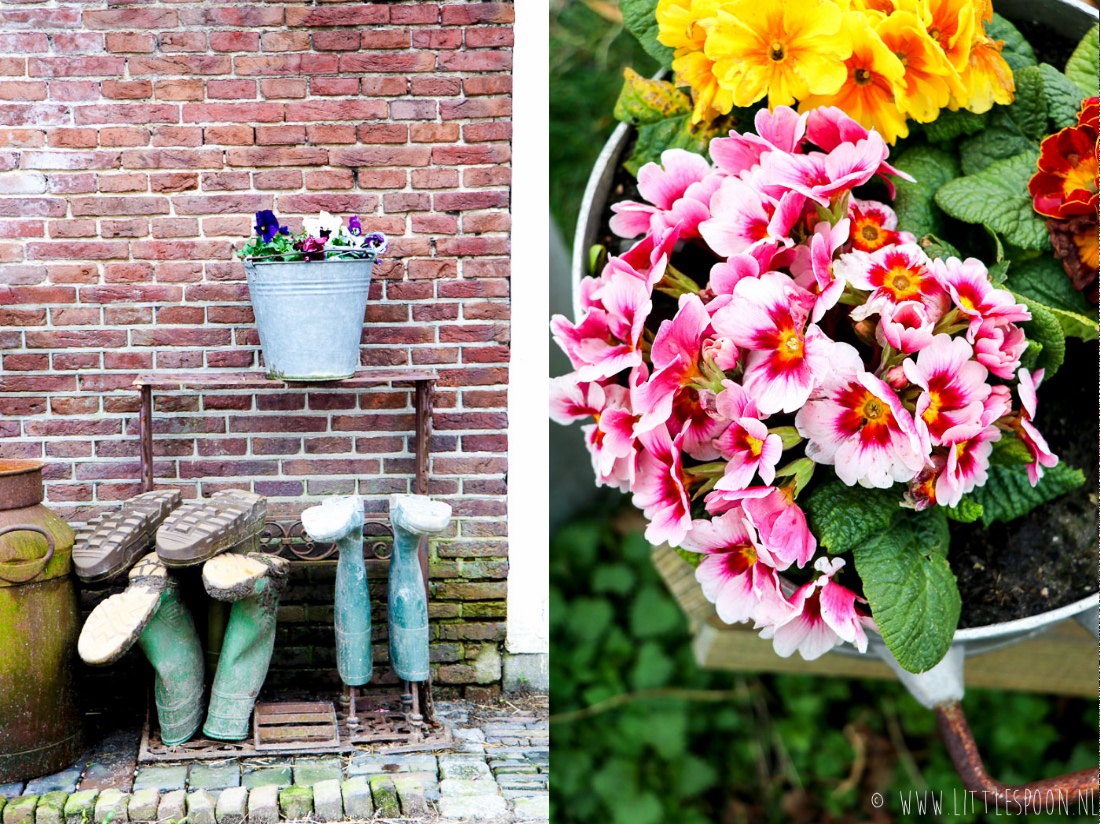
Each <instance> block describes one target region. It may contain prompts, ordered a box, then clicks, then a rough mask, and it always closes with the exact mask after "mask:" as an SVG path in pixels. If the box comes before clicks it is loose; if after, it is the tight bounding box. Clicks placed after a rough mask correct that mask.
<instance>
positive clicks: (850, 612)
mask: <svg viewBox="0 0 1100 824" xmlns="http://www.w3.org/2000/svg"><path fill="white" fill-rule="evenodd" d="M843 566H844V559H843V558H834V559H832V560H831V561H830V559H828V558H819V559H818V561H817V563H816V564H814V569H816V570H817V571H818V572H821V573H822V574H821V575H820V576H818V577H817V578H816V579H815V580H813V581H810V582H809V583H807V584H804V585H803V586H801V587H799V588H798V589H797V590H795V592H794V594H793V595H792V596H791V598H790V603H791V605H792V606H793V607H794V608H795V609H796V610H797V613H796V614H795V616H794V617H792V618H791V619H790V620H789V621H787V622H785V623H783V624H771V625H768V626H765V627H764V629H763V630H762V631H761V633H760V637H761V638H771V639H772V646H773V647H774V648H775V651H776V653H777V654H778V655H780V656H781V657H783V658H789V657H790V656H791V655H793V654H794V652H795V651H797V652H798V653H799V654H800V655H801V656H802V657H803V658H804V659H805V660H807V661H813V660H815V659H817V658H820V657H821V656H822V655H824V654H825V653H826V652H828V651H829V650H831V649H832V648H833V647H835V646H837V645H838V644H840V643H842V642H844V641H847V642H848V643H850V644H852V645H853V646H855V647H856V649H858V650H859V651H860V652H866V651H867V635H866V633H865V632H864V630H863V617H862V616H861V615H860V614H859V612H857V610H856V602H857V601H859V602H861V603H867V602H866V601H864V600H863V599H862V598H859V597H858V596H857V595H856V594H855V593H854V592H852V591H851V590H850V589H848V588H847V587H844V586H842V585H840V584H837V583H835V582H834V581H833V576H834V575H835V574H836V573H837V572H838V571H839V570H840V568H841V567H843Z"/></svg>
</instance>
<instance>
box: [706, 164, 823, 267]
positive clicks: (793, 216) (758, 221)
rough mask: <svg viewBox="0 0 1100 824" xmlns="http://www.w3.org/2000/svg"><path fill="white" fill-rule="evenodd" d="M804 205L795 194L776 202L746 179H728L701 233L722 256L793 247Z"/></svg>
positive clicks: (711, 205)
mask: <svg viewBox="0 0 1100 824" xmlns="http://www.w3.org/2000/svg"><path fill="white" fill-rule="evenodd" d="M804 204H805V198H804V197H802V196H801V195H799V194H796V193H794V192H787V193H785V194H783V195H782V197H779V198H778V199H777V200H775V201H773V200H772V199H771V198H769V197H767V196H766V195H764V194H762V193H761V192H760V191H759V190H758V189H757V188H755V187H753V186H752V185H750V184H749V183H746V182H745V181H744V180H741V179H740V178H736V177H727V178H726V179H725V180H723V181H722V185H721V186H720V187H719V188H718V191H716V192H715V193H714V196H713V197H712V198H711V200H710V218H709V219H707V220H705V221H703V222H702V223H700V224H699V234H701V235H702V237H703V240H705V241H706V242H707V245H708V246H710V248H711V250H713V251H714V253H715V254H716V255H719V256H720V257H729V256H730V255H737V254H741V253H743V252H751V251H752V250H753V249H755V248H756V247H758V246H766V245H769V244H771V245H772V246H773V248H774V247H786V246H791V245H792V244H793V243H794V241H793V240H791V238H790V235H791V229H792V227H793V226H794V225H795V224H796V223H797V222H798V220H799V218H801V217H802V207H803V205H804Z"/></svg>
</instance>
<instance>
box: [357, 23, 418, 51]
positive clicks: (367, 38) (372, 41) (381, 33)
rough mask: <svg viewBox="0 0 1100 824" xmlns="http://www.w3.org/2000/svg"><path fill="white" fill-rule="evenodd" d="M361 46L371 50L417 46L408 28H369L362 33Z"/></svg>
mask: <svg viewBox="0 0 1100 824" xmlns="http://www.w3.org/2000/svg"><path fill="white" fill-rule="evenodd" d="M360 42H361V48H363V49H370V50H386V49H407V48H409V46H410V45H413V46H415V43H413V42H412V39H411V37H410V34H409V30H408V29H373V28H372V29H367V30H365V31H363V32H362V34H361V41H360Z"/></svg>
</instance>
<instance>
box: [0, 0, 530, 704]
mask: <svg viewBox="0 0 1100 824" xmlns="http://www.w3.org/2000/svg"><path fill="white" fill-rule="evenodd" d="M512 20H513V9H512V6H511V4H510V3H480V2H468V3H467V2H438V3H432V2H392V3H373V4H360V3H354V2H339V0H336V2H324V0H321V2H291V1H290V0H288V1H287V2H252V3H248V2H232V0H222V1H221V2H214V3H211V2H187V0H184V2H172V1H171V0H163V1H162V2H157V1H156V0H154V2H140V0H131V2H127V0H117V1H115V0H112V2H106V3H105V2H81V1H80V0H71V1H69V0H50V2H44V1H43V0H0V456H3V457H23V458H39V459H44V460H46V461H47V462H48V467H47V479H48V484H47V500H48V503H49V504H50V505H51V506H52V507H53V508H54V509H55V510H56V511H58V512H59V513H61V514H63V515H64V516H66V517H67V518H69V519H70V520H71V521H74V522H75V521H83V520H86V518H87V517H89V516H90V515H92V514H95V513H96V512H98V511H100V510H102V509H103V507H104V506H105V505H108V504H113V503H115V502H117V501H119V500H121V499H124V498H126V497H128V496H129V495H131V494H133V493H134V492H135V491H136V490H137V477H138V464H137V458H136V456H137V442H136V437H135V436H136V432H137V421H136V414H135V413H136V409H137V396H136V394H135V393H134V392H132V391H128V390H127V389H126V387H128V386H129V384H130V383H131V382H132V380H133V377H134V375H135V374H136V373H137V372H140V371H147V370H158V371H160V370H172V369H187V370H194V369H208V370H219V369H228V370H232V369H242V368H252V367H256V366H257V365H258V363H257V351H258V338H257V336H256V332H255V328H254V326H253V323H252V311H251V308H250V305H249V303H248V299H247V290H246V287H245V284H244V271H243V268H242V266H241V264H240V263H239V262H238V261H237V260H236V259H235V258H234V257H233V250H234V249H235V248H238V247H239V246H240V245H241V244H242V243H243V242H244V240H245V238H246V237H247V236H248V235H249V234H251V226H252V216H253V213H254V212H255V211H256V210H258V209H274V210H275V211H276V213H277V214H278V215H279V216H280V217H281V218H283V219H284V221H285V222H287V223H288V224H290V226H291V227H292V228H293V229H297V228H298V227H299V226H300V221H301V218H302V217H303V216H309V215H315V214H316V213H317V212H318V211H319V210H321V209H325V210H328V211H330V212H333V213H337V214H341V215H349V214H351V213H358V214H359V215H360V216H361V217H362V218H363V225H364V227H365V228H366V229H367V230H370V231H381V232H384V233H385V234H386V235H387V236H389V237H390V238H391V244H390V253H389V256H388V259H387V260H385V261H384V262H383V263H381V264H380V265H378V266H376V267H375V274H374V284H373V285H372V288H371V301H370V303H369V308H368V310H367V321H368V323H367V326H366V329H365V332H364V346H363V347H362V360H363V363H364V364H367V365H379V366H413V365H417V366H422V365H423V366H432V367H435V368H437V369H438V370H439V372H440V384H439V387H438V390H437V396H436V401H435V407H436V412H435V415H434V430H435V434H434V437H433V440H432V458H431V477H432V481H431V487H430V492H431V493H432V494H434V495H436V496H438V497H440V498H441V499H444V500H447V501H448V502H449V503H451V504H452V506H453V507H454V509H455V514H456V521H455V523H454V525H453V526H452V529H451V532H450V534H449V535H448V536H447V540H445V541H444V542H441V543H440V544H439V545H438V547H437V554H438V558H437V561H436V563H435V565H434V567H433V574H434V575H436V576H437V577H438V581H439V584H438V588H437V595H438V596H439V597H438V601H437V606H436V615H437V617H438V618H439V619H440V620H446V621H453V622H455V624H454V626H451V627H449V628H445V629H444V631H443V633H444V635H445V636H447V637H448V639H449V642H450V643H456V644H457V647H456V651H455V652H454V654H453V655H451V658H453V659H454V660H453V661H451V662H450V663H451V665H453V666H454V667H456V669H453V670H449V671H447V672H446V673H444V674H445V675H447V676H448V679H449V680H451V681H453V682H456V683H463V682H469V681H473V680H476V679H475V678H474V676H473V674H472V671H471V670H470V669H469V668H466V669H463V666H464V665H463V663H462V662H463V661H464V660H466V659H474V658H476V657H477V656H483V655H484V653H485V650H484V648H483V646H482V644H493V643H495V642H496V641H499V640H501V639H502V638H503V634H504V632H503V629H504V625H503V619H504V601H503V599H504V595H505V584H504V580H503V577H504V575H505V572H506V563H504V561H505V559H506V556H507V548H506V541H505V524H504V514H505V498H504V493H505V481H504V473H505V468H506V467H505V447H506V444H505V435H504V430H505V426H506V411H505V394H506V393H505V387H506V382H507V365H508V341H509V326H508V318H509V305H508V294H509V289H508V276H509V264H508V251H509V245H508V243H509V241H508V230H509V209H508V206H509V191H508V186H509V180H510V167H509V160H510V148H511V146H510V140H511V118H510V113H511V74H510V69H511V62H512V53H511V44H512V26H511V23H512ZM158 418H159V424H158V426H159V428H158V432H159V434H158V437H157V441H156V449H157V461H156V475H157V483H158V485H174V486H179V487H181V488H182V489H183V490H184V494H185V496H186V497H194V496H196V495H199V494H209V493H210V492H211V491H213V490H216V489H218V488H223V487H238V488H252V489H254V490H255V491H257V492H260V493H263V494H265V495H268V496H269V497H270V501H271V502H270V510H271V511H274V512H275V513H276V514H279V515H293V514H294V513H296V512H297V511H298V510H299V509H300V508H301V505H302V503H303V497H304V496H307V495H316V494H320V493H326V492H350V491H353V490H356V489H357V490H358V491H359V492H360V493H362V494H364V495H365V496H368V506H369V507H370V508H372V509H373V510H375V511H384V507H385V498H384V495H385V494H386V493H389V492H393V491H411V488H410V485H411V479H412V459H411V455H412V448H413V443H414V442H413V440H412V436H411V428H412V420H413V417H412V398H411V397H410V393H408V392H404V391H400V392H393V391H388V392H359V393H356V392H325V391H312V392H308V393H306V392H297V393H290V394H278V393H258V394H257V395H255V396H254V397H253V396H252V395H242V394H235V393H209V394H206V395H202V396H199V395H194V394H188V393H175V394H164V395H161V396H159V402H158ZM370 496H374V497H370ZM479 660H483V659H479Z"/></svg>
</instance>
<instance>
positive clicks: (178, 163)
mask: <svg viewBox="0 0 1100 824" xmlns="http://www.w3.org/2000/svg"><path fill="white" fill-rule="evenodd" d="M122 165H123V166H124V167H125V168H127V169H219V168H221V167H222V165H223V164H222V152H221V151H220V150H216V149H186V148H184V149H130V150H126V151H123V153H122Z"/></svg>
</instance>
